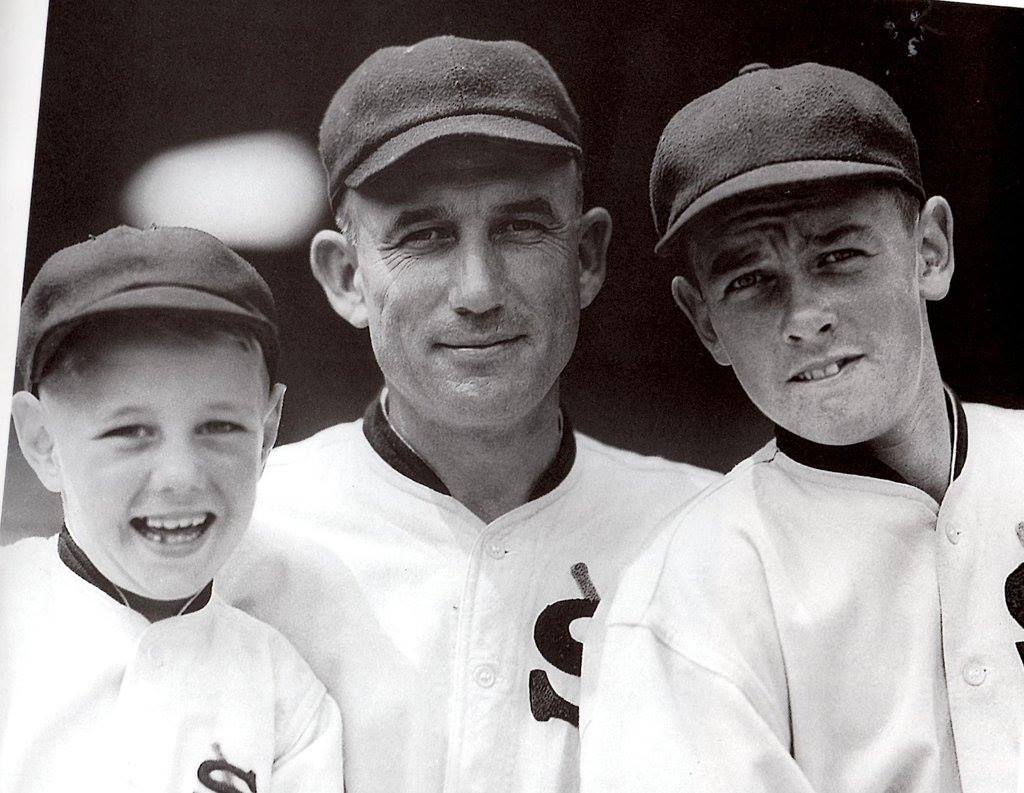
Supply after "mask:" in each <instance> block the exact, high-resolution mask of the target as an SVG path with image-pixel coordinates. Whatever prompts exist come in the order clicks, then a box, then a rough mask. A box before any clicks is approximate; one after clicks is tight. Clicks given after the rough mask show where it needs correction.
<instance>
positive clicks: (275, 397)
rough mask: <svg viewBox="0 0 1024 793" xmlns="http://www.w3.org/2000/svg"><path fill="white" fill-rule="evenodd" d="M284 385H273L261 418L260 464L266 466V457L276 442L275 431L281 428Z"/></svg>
mask: <svg viewBox="0 0 1024 793" xmlns="http://www.w3.org/2000/svg"><path fill="white" fill-rule="evenodd" d="M284 391H285V386H284V383H275V384H274V387H273V388H272V389H270V399H269V400H268V402H267V412H266V413H265V414H264V416H263V447H262V448H261V449H260V464H261V465H266V464H267V455H269V454H270V450H271V449H273V448H274V444H275V443H276V442H277V429H278V427H280V426H281V407H282V406H283V405H284Z"/></svg>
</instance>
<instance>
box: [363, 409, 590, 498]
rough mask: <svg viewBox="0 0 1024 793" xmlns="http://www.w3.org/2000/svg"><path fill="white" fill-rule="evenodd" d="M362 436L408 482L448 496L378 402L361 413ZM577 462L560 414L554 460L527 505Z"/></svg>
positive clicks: (570, 435)
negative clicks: (558, 442)
mask: <svg viewBox="0 0 1024 793" xmlns="http://www.w3.org/2000/svg"><path fill="white" fill-rule="evenodd" d="M363 435H364V436H366V440H367V441H368V442H369V444H370V446H371V447H372V448H373V450H374V451H375V452H376V453H377V455H378V456H379V457H380V458H381V459H382V460H383V461H384V462H386V463H387V464H388V465H390V466H391V467H392V468H393V469H394V470H396V471H397V472H398V473H400V474H401V475H402V476H404V477H406V478H407V479H411V480H412V481H414V482H418V483H419V484H421V485H423V486H424V487H429V488H430V489H431V490H433V491H434V492H436V493H440V494H442V495H445V496H450V495H451V493H450V492H449V491H448V488H447V487H445V484H444V482H442V481H441V478H440V477H439V476H438V475H437V474H436V473H434V470H433V469H432V468H431V467H430V466H429V465H427V464H426V463H425V462H424V461H423V460H422V459H421V458H420V456H419V455H418V454H416V452H414V451H413V450H412V449H410V448H409V447H408V446H407V445H406V444H405V441H403V440H402V439H401V438H400V437H398V433H396V432H395V431H394V429H392V427H391V424H389V423H388V419H387V416H385V415H384V408H383V406H382V405H381V401H380V399H374V400H373V401H372V402H371V403H370V404H369V405H368V406H367V408H366V411H365V412H364V413H363ZM575 461H576V436H575V435H574V434H573V431H572V422H570V421H569V417H568V416H566V415H565V413H564V411H563V413H562V440H561V443H560V444H559V446H558V451H557V452H556V453H555V458H554V459H553V460H552V461H551V464H550V465H549V466H548V467H547V469H546V470H545V471H544V473H543V474H541V475H540V478H539V479H537V481H536V483H535V484H534V486H533V490H531V491H530V498H529V500H530V501H533V500H535V499H538V498H540V497H541V496H545V495H547V494H548V493H550V492H551V491H552V490H554V489H555V488H556V487H558V485H560V484H561V483H562V481H563V480H564V479H565V477H567V476H568V475H569V471H571V470H572V466H573V463H574V462H575Z"/></svg>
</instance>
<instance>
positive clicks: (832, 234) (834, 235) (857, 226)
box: [809, 223, 871, 245]
mask: <svg viewBox="0 0 1024 793" xmlns="http://www.w3.org/2000/svg"><path fill="white" fill-rule="evenodd" d="M865 231H871V227H870V226H866V225H865V224H863V223H844V224H842V225H841V226H836V227H835V228H834V229H831V230H830V231H826V232H824V233H822V234H813V235H811V237H810V238H809V242H811V243H812V244H815V245H831V244H832V243H834V242H837V241H838V240H841V239H842V238H843V237H846V236H848V235H850V234H858V233H860V232H865Z"/></svg>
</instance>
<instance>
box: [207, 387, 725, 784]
mask: <svg viewBox="0 0 1024 793" xmlns="http://www.w3.org/2000/svg"><path fill="white" fill-rule="evenodd" d="M364 430H365V432H364ZM370 438H373V439H374V440H373V442H372V444H371V441H370ZM400 445H401V441H399V440H398V439H397V436H395V435H394V433H393V432H392V431H390V429H389V428H388V427H387V424H386V419H384V418H383V416H382V414H381V412H380V410H379V408H378V407H377V406H371V410H369V411H368V412H367V418H366V426H365V427H364V426H363V422H358V421H357V422H354V423H350V424H342V425H339V426H335V427H332V428H329V429H327V430H324V431H322V432H320V433H318V434H317V435H314V436H313V437H311V438H309V439H307V440H305V441H302V442H300V443H296V444H292V445H290V446H285V447H282V448H280V449H277V450H275V451H274V452H273V453H272V454H271V455H270V460H269V462H268V464H267V468H266V471H265V473H264V476H263V479H262V480H261V483H260V490H259V494H258V498H257V506H256V517H255V519H254V527H253V531H252V532H251V533H250V535H249V537H248V538H247V539H246V541H245V542H244V543H243V545H242V546H241V547H240V549H239V551H238V552H237V553H236V554H235V556H234V557H233V558H232V559H231V560H229V562H228V564H227V565H226V566H225V569H224V570H223V571H222V573H221V574H220V575H219V576H218V579H217V580H218V591H220V592H221V593H223V594H225V597H227V598H229V599H230V600H231V602H233V603H234V604H235V605H237V606H238V607H240V608H243V609H245V610H247V611H250V612H251V613H253V614H254V615H256V616H257V617H259V618H260V619H263V620H266V621H267V622H269V623H270V624H272V625H274V626H276V627H277V628H278V629H280V630H281V631H282V633H284V634H285V635H286V636H288V637H289V638H290V639H291V640H292V642H293V643H294V644H295V646H296V647H297V648H299V650H300V652H301V653H302V654H303V655H304V656H305V657H306V658H307V659H308V660H309V661H310V664H311V665H312V666H313V669H314V670H315V671H316V673H317V674H318V675H319V676H320V678H321V679H323V680H324V681H325V682H326V683H327V686H328V689H329V690H330V691H331V693H332V694H333V695H334V697H335V699H337V700H338V703H339V705H340V706H341V710H342V716H343V718H344V720H345V766H346V767H345V781H346V790H347V791H348V793H369V792H370V791H387V793H417V792H418V791H429V792H430V793H438V792H439V791H451V793H456V792H457V793H472V791H486V793H501V792H502V791H523V792H524V793H527V792H528V793H537V792H538V791H544V792H545V793H557V791H572V790H576V789H577V788H578V736H577V723H578V702H579V699H578V693H579V674H580V663H581V661H580V657H581V651H582V648H581V640H582V639H583V636H584V635H585V633H586V630H587V624H588V622H589V620H588V619H586V618H589V617H590V616H591V615H592V614H593V612H594V609H595V607H596V606H597V603H598V600H599V598H601V597H604V596H607V595H609V594H610V593H611V591H612V589H613V588H614V587H615V585H616V582H617V579H618V576H619V572H620V570H621V569H622V567H624V565H625V564H626V563H627V562H628V561H629V560H630V559H632V558H633V557H634V556H635V555H636V553H637V552H638V551H639V549H640V548H641V547H642V546H643V545H644V544H645V543H646V542H647V541H648V539H649V537H650V534H651V531H652V529H653V527H654V526H655V525H656V524H657V523H658V522H659V521H660V520H661V519H662V518H664V517H665V516H666V515H667V513H668V512H670V511H671V510H673V509H674V508H676V507H677V506H679V505H680V504H682V503H683V502H685V501H687V500H688V499H690V498H691V497H692V496H693V495H695V494H696V493H697V492H698V491H699V490H700V489H701V488H702V487H703V486H705V485H706V484H708V483H710V482H712V481H715V480H717V478H719V476H720V475H718V474H713V473H711V472H708V471H704V470H701V469H697V468H693V467H691V466H687V465H683V464H678V463H670V462H667V461H665V460H662V459H657V458H645V457H640V456H638V455H636V454H631V453H629V452H625V451H620V450H618V449H613V448H610V447H608V446H605V445H603V444H601V443H598V442H596V441H594V440H591V439H590V438H587V437H585V436H582V435H579V434H574V433H573V432H572V431H571V430H570V429H568V428H566V431H565V433H564V434H563V441H562V447H561V450H560V451H559V453H558V455H557V458H556V461H555V463H554V464H553V465H552V468H551V470H549V471H548V473H547V474H546V475H545V476H544V477H542V482H541V485H540V487H539V489H538V490H535V493H534V495H535V496H536V497H535V498H533V499H532V500H530V501H529V502H528V503H526V504H523V505H522V506H520V507H518V508H516V509H514V510H512V511H511V512H509V513H507V514H505V515H503V516H501V517H499V518H497V519H496V520H494V521H493V522H491V523H489V524H488V523H484V522H483V521H481V520H480V519H479V518H478V517H476V516H475V515H474V514H473V513H472V512H470V511H469V510H468V509H467V508H466V507H465V506H463V505H462V504H461V503H459V502H458V501H456V500H455V499H454V498H452V497H451V496H449V495H447V494H446V492H445V491H444V490H443V488H444V485H443V484H441V483H440V482H439V481H438V480H437V478H436V476H435V475H434V474H433V473H432V472H430V470H429V469H428V468H427V467H426V465H425V464H424V463H422V461H419V460H418V459H417V458H415V457H414V456H412V454H411V452H409V451H408V450H407V449H406V451H404V452H402V451H401V450H400V449H398V447H399V446H400ZM386 460H390V462H388V461H386ZM396 467H397V468H401V469H402V470H403V471H404V472H405V473H400V472H399V470H397V468H396ZM545 483H546V484H545Z"/></svg>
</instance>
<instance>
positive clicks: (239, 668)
mask: <svg viewBox="0 0 1024 793" xmlns="http://www.w3.org/2000/svg"><path fill="white" fill-rule="evenodd" d="M277 350H278V342H277V329H276V324H275V309H274V303H273V298H272V296H271V294H270V291H269V289H268V288H267V286H266V284H265V283H264V282H263V280H262V279H261V278H260V277H259V275H258V274H257V273H256V271H255V270H253V269H252V267H251V266H250V265H249V264H248V263H246V262H245V261H244V260H243V259H241V258H240V257H239V256H237V255H236V254H235V253H233V252H232V251H230V250H229V249H228V248H227V247H225V246H224V245H223V244H222V243H220V242H219V241H218V240H217V239H215V238H214V237H211V236H210V235H208V234H205V233H203V232H200V231H195V230H192V229H185V228H155V227H154V228H151V229H147V230H144V231H140V230H137V229H132V228H128V227H119V228H116V229H113V230H111V231H108V232H107V233H105V234H103V235H101V236H99V237H96V238H94V239H91V240H89V241H87V242H84V243H81V244H79V245H74V246H72V247H70V248H66V249H64V250H62V251H60V252H58V253H57V254H55V255H54V256H53V257H51V258H50V259H49V260H48V261H47V262H46V264H44V265H43V268H42V269H41V271H40V273H39V275H38V276H37V278H36V280H35V281H34V282H33V284H32V287H31V288H30V289H29V292H28V294H27V295H26V297H25V301H24V304H23V307H22V318H21V338H20V341H19V350H18V357H19V361H18V363H19V368H20V370H21V372H22V375H23V378H24V384H25V390H24V391H20V392H18V393H17V394H15V395H14V399H13V405H12V412H13V416H14V421H15V426H16V428H17V432H18V440H19V443H20V445H21V449H22V452H23V453H24V455H25V457H26V459H27V460H28V462H29V463H30V464H31V466H32V467H33V469H34V470H35V472H36V474H37V475H38V477H39V479H40V481H41V482H42V483H43V485H44V486H45V487H46V488H47V489H49V490H51V491H53V492H56V493H60V495H61V502H62V505H63V509H64V528H63V529H62V530H61V532H60V534H59V535H58V536H55V537H51V538H50V539H47V540H43V539H26V540H22V541H21V542H18V543H15V544H14V545H13V546H10V547H8V548H4V549H2V552H0V635H2V636H3V642H2V649H0V680H2V681H3V688H2V689H0V789H2V790H11V791H14V790H17V791H19V793H25V792H27V791H55V790H101V789H102V790H116V791H127V790H138V791H147V792H148V791H168V792H169V793H170V792H171V791H174V792H175V793H177V792H179V791H180V792H181V793H185V792H186V791H195V790H197V789H199V790H213V791H228V790H231V791H251V792H252V793H257V791H269V790H271V789H273V790H274V791H282V790H296V791H321V790H322V791H337V790H341V787H342V768H341V721H340V715H339V713H338V710H337V706H336V705H335V703H334V702H333V700H332V699H331V698H330V697H329V696H328V695H327V694H326V691H325V689H324V686H323V685H322V684H321V683H320V682H319V681H318V680H317V679H316V678H315V676H314V675H313V673H312V672H311V671H310V669H309V667H308V666H307V665H306V663H305V662H304V661H303V660H302V659H301V658H300V657H299V656H298V654H297V653H296V652H295V650H294V649H293V648H292V647H291V645H290V644H288V643H287V641H286V640H285V639H284V638H283V637H282V636H280V634H278V633H277V632H276V631H274V630H273V629H272V628H269V627H268V626H266V625H264V624H263V623H260V622H258V621H256V620H255V619H253V618H251V617H249V616H247V615H245V614H243V613H242V612H240V611H237V610H235V609H233V608H231V607H229V606H227V605H226V604H224V603H223V602H222V601H221V600H219V599H218V597H217V595H216V594H214V593H213V591H212V588H213V582H212V579H213V576H214V574H215V573H216V572H217V570H218V569H219V568H220V566H221V565H222V564H223V563H224V561H225V559H226V558H227V557H228V556H229V555H230V554H231V552H232V551H233V550H234V548H235V546H236V545H237V544H238V542H239V541H240V540H241V538H242V535H243V533H244V532H245V531H246V528H247V526H248V523H249V518H250V515H251V513H252V508H253V501H254V497H255V489H256V482H257V481H258V479H259V476H260V473H261V471H262V468H263V463H264V461H265V459H266V455H267V453H268V452H269V450H270V448H271V446H272V445H273V443H274V438H275V437H276V433H277V424H278V420H279V418H280V411H281V400H282V397H283V394H284V387H283V386H282V385H280V384H275V380H274V375H275V371H276V363H277Z"/></svg>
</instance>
